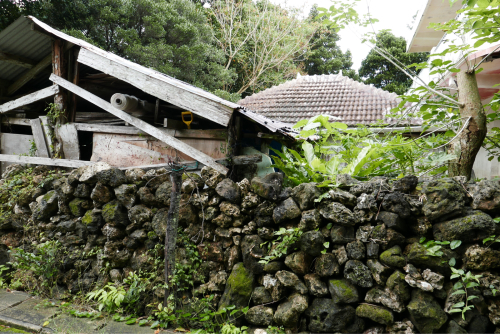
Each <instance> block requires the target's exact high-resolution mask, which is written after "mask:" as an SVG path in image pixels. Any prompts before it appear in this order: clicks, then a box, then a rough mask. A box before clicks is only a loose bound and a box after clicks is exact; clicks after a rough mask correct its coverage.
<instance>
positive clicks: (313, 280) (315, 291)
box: [304, 274, 328, 297]
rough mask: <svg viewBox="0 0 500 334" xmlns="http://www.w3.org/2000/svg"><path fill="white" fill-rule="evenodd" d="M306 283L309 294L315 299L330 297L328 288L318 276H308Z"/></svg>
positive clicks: (305, 279) (306, 276)
mask: <svg viewBox="0 0 500 334" xmlns="http://www.w3.org/2000/svg"><path fill="white" fill-rule="evenodd" d="M304 281H305V283H306V286H307V290H309V293H310V294H311V295H313V296H315V297H324V296H327V295H328V287H327V286H326V284H325V282H323V281H322V280H321V278H320V277H319V276H318V275H317V274H307V275H305V276H304Z"/></svg>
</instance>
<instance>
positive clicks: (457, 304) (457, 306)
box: [451, 302, 465, 308]
mask: <svg viewBox="0 0 500 334" xmlns="http://www.w3.org/2000/svg"><path fill="white" fill-rule="evenodd" d="M464 306H465V303H464V302H458V303H456V304H453V305H452V306H451V307H453V308H459V307H464Z"/></svg>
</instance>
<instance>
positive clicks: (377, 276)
mask: <svg viewBox="0 0 500 334" xmlns="http://www.w3.org/2000/svg"><path fill="white" fill-rule="evenodd" d="M366 265H367V266H368V268H370V272H371V273H372V276H373V279H374V280H375V282H377V284H380V285H385V282H386V281H387V279H388V278H389V275H390V274H391V272H392V269H391V268H389V267H387V266H384V265H383V264H382V263H380V262H379V261H377V260H373V259H370V260H368V261H366Z"/></svg>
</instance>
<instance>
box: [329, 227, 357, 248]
mask: <svg viewBox="0 0 500 334" xmlns="http://www.w3.org/2000/svg"><path fill="white" fill-rule="evenodd" d="M330 237H331V239H332V243H334V244H341V245H343V244H347V243H349V242H351V241H354V240H355V237H354V227H353V226H339V225H333V226H332V229H331V230H330Z"/></svg>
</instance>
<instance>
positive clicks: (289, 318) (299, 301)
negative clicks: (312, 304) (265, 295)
mask: <svg viewBox="0 0 500 334" xmlns="http://www.w3.org/2000/svg"><path fill="white" fill-rule="evenodd" d="M308 306H309V304H308V301H307V297H306V296H303V295H301V294H298V293H296V294H292V295H291V296H290V297H288V298H287V300H286V301H285V302H284V303H281V304H280V305H279V306H278V309H277V310H276V312H275V313H274V321H275V322H276V324H277V325H281V326H284V327H286V328H295V327H297V325H298V324H299V318H300V315H301V314H302V312H304V311H305V310H306V309H307V308H308Z"/></svg>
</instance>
